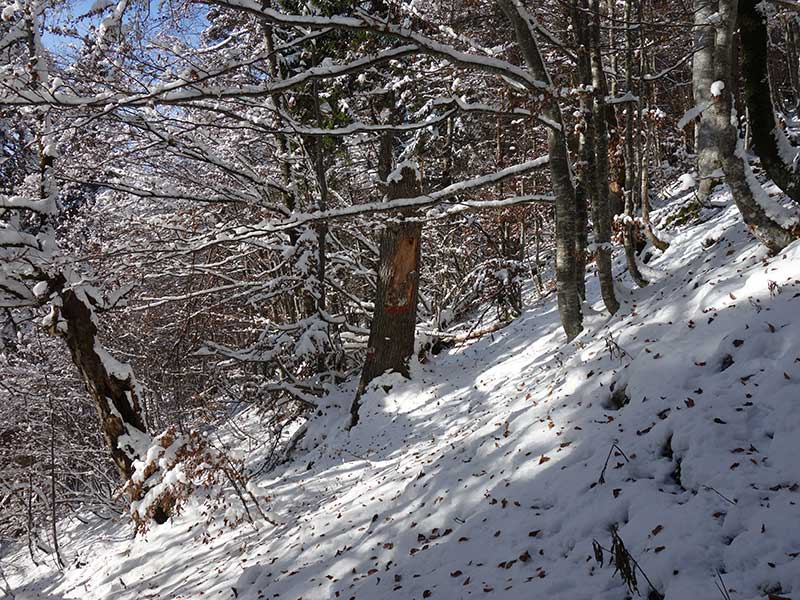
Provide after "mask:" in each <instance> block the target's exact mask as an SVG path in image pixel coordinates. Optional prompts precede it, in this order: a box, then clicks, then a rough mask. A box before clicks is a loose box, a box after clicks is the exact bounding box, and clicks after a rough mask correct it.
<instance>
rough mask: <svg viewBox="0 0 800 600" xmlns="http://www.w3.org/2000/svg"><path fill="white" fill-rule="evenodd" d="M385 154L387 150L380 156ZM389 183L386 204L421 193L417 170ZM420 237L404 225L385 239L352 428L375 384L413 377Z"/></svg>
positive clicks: (418, 228) (416, 228)
mask: <svg viewBox="0 0 800 600" xmlns="http://www.w3.org/2000/svg"><path fill="white" fill-rule="evenodd" d="M387 137H389V136H385V138H387ZM390 151H391V148H389V152H390ZM386 153H387V152H386V148H385V146H384V147H383V148H382V152H381V154H382V155H385V154H386ZM389 156H391V154H389ZM381 162H382V164H383V165H385V161H383V160H382V161H381ZM384 168H385V166H384V167H382V168H381V170H383V169H384ZM387 184H388V185H387V199H388V200H396V199H398V198H413V197H415V196H418V195H419V194H420V182H419V178H418V175H417V171H416V170H415V169H413V168H412V167H410V166H405V165H404V166H402V168H401V169H400V173H399V178H392V176H389V181H388V182H387ZM401 218H402V217H401ZM421 237H422V224H421V223H419V222H418V221H404V220H401V221H399V222H394V223H389V224H388V225H387V226H386V229H385V230H384V232H383V234H382V235H381V241H380V263H379V267H378V282H377V290H376V295H375V312H374V314H373V316H372V325H371V326H370V331H369V343H368V346H367V357H366V361H365V363H364V368H363V370H362V372H361V380H360V382H359V385H358V391H357V392H356V397H355V399H354V400H353V404H352V406H351V408H350V417H351V419H350V426H351V427H353V426H354V425H356V424H357V423H358V420H359V409H360V405H361V396H362V394H363V393H364V390H365V389H366V387H367V385H369V383H370V382H371V381H372V380H373V379H375V378H376V377H378V376H379V375H382V374H383V373H385V372H386V371H388V370H393V371H396V372H398V373H400V374H402V375H403V376H404V377H408V376H409V371H408V359H409V358H410V357H411V356H412V355H413V354H414V334H415V331H416V326H417V300H418V296H419V262H420V242H421Z"/></svg>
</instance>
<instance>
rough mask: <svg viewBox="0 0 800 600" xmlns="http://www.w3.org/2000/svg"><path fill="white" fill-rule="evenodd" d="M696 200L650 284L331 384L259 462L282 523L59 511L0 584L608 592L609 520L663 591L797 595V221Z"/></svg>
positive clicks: (315, 594) (275, 593)
mask: <svg viewBox="0 0 800 600" xmlns="http://www.w3.org/2000/svg"><path fill="white" fill-rule="evenodd" d="M713 204H714V205H718V206H719V207H718V208H713V209H704V214H703V218H704V222H703V223H702V224H699V225H692V226H688V227H684V228H681V229H678V230H675V231H671V232H670V235H671V240H670V241H671V246H670V248H669V250H667V251H666V252H665V253H664V254H663V255H660V256H656V257H654V258H653V259H652V260H651V261H650V262H649V264H648V265H647V268H646V269H645V274H646V275H648V276H650V277H651V278H652V279H655V281H654V282H653V283H652V284H651V285H650V286H648V287H647V288H646V289H643V290H633V291H631V288H632V285H631V283H630V282H629V281H628V280H627V278H626V277H622V278H621V280H620V284H619V285H620V287H619V294H620V299H621V300H622V308H621V309H620V311H619V313H618V315H617V316H615V317H614V318H608V317H607V316H605V315H604V314H603V313H602V312H601V311H600V309H601V308H602V306H601V303H600V300H599V290H598V287H597V280H596V278H595V277H593V276H592V277H590V278H589V282H588V294H589V300H590V303H592V304H593V305H594V310H587V313H588V315H589V316H587V318H586V330H585V332H584V333H583V334H582V335H581V336H580V337H579V338H578V339H577V340H576V341H575V342H573V343H570V344H566V343H565V342H564V335H563V333H562V332H561V329H560V327H559V325H558V317H557V311H556V307H555V301H554V298H553V297H549V298H545V299H544V300H542V301H540V302H539V303H537V304H536V305H534V306H531V307H530V308H529V309H528V310H526V312H525V313H524V314H523V315H522V317H520V318H519V319H518V320H516V321H515V322H514V323H512V324H511V325H509V326H508V327H507V328H505V329H504V330H502V331H500V332H497V333H494V334H493V335H490V336H486V337H484V338H482V339H480V340H478V341H476V342H474V343H472V344H471V345H467V346H462V347H458V348H454V349H451V350H449V351H447V352H446V353H443V354H441V355H439V356H437V357H435V358H434V359H433V360H431V361H430V362H428V363H427V364H424V365H418V366H415V368H414V372H413V379H412V380H411V381H397V380H392V381H393V382H394V385H393V387H392V389H391V391H390V392H389V393H386V392H384V391H383V389H377V390H373V391H372V392H370V393H369V394H368V395H366V396H365V397H364V400H363V408H362V418H361V422H360V424H359V425H358V426H357V427H356V428H354V429H353V430H352V431H349V432H347V431H346V430H345V429H344V424H345V422H346V419H347V408H348V406H349V402H350V399H351V398H352V395H353V391H352V389H351V388H347V389H343V390H342V391H341V392H340V393H337V394H334V395H332V396H330V397H329V398H327V399H326V400H327V403H328V405H327V407H326V410H325V411H324V412H323V414H321V415H320V416H318V417H316V418H315V420H314V421H312V422H311V423H310V424H309V433H308V435H307V436H306V438H305V439H304V441H303V443H302V447H301V448H300V449H299V450H300V451H298V452H297V453H296V454H295V459H294V461H293V462H292V463H290V464H289V465H288V466H287V467H285V468H284V470H282V471H280V472H273V473H271V474H270V475H269V477H270V479H268V480H263V481H259V482H258V485H259V486H260V487H261V488H262V490H263V491H264V493H267V494H269V495H270V496H271V497H272V513H273V516H274V517H275V518H276V519H277V520H278V521H279V522H280V525H279V526H277V527H273V526H270V525H268V524H266V523H263V524H262V525H260V526H259V528H258V529H254V528H253V527H250V526H248V525H246V524H245V525H242V526H240V527H238V528H237V529H235V530H233V531H226V532H224V533H223V534H222V535H221V536H220V537H218V538H216V539H214V540H213V541H211V542H210V543H207V544H203V543H200V542H199V541H198V540H197V537H198V531H199V530H200V529H201V528H200V527H199V526H197V523H198V521H199V519H200V517H199V516H198V515H197V514H196V513H195V512H193V511H191V510H189V511H187V512H185V513H184V514H183V515H181V516H180V517H179V518H177V519H176V520H175V522H174V523H172V524H170V525H165V526H160V527H154V528H153V529H152V530H151V532H150V533H149V534H148V535H147V536H146V537H145V538H136V539H134V538H133V536H132V529H131V528H130V526H129V525H126V524H124V522H120V523H93V524H92V525H89V526H87V525H82V524H80V523H78V522H74V523H72V524H64V525H63V528H62V529H63V531H62V540H61V543H62V552H63V554H64V556H65V558H66V559H67V561H68V562H69V566H68V568H67V569H66V570H64V571H63V572H58V571H57V570H54V569H53V568H52V567H51V566H46V565H44V566H40V567H34V566H33V565H31V564H30V562H29V561H28V560H27V559H26V553H25V552H24V551H23V550H20V551H18V552H15V553H11V554H9V555H6V556H4V557H3V558H2V568H3V571H4V573H5V576H6V578H7V580H8V585H9V586H10V588H11V589H13V590H14V593H15V595H16V598H18V599H29V598H48V599H50V598H52V599H61V598H64V599H66V598H81V599H92V600H93V599H106V598H107V599H114V600H117V599H119V600H127V599H131V600H132V599H145V598H161V599H167V598H176V599H177V598H184V599H198V598H214V599H228V598H239V599H241V600H259V599H266V598H281V599H285V600H296V599H299V598H302V599H303V600H314V599H320V600H329V599H333V598H341V599H343V600H347V599H349V598H357V599H361V600H381V599H384V598H387V599H388V598H402V599H421V598H434V599H436V598H443V599H448V600H455V599H459V598H470V597H478V598H483V597H486V598H508V599H529V598H547V599H548V600H561V599H563V600H582V599H586V600H589V599H592V600H603V599H608V600H620V599H622V598H625V597H626V596H627V595H629V592H628V589H627V587H626V584H625V583H624V582H623V581H622V579H621V578H620V577H619V574H615V573H614V567H613V566H609V564H608V558H609V557H608V555H607V554H606V556H605V557H604V558H605V566H603V567H601V566H599V565H598V564H597V562H596V560H595V553H594V550H593V541H594V540H596V541H597V542H598V543H599V544H600V545H601V546H603V547H605V548H610V547H611V543H612V541H611V536H612V534H611V530H612V528H614V527H616V528H618V533H619V537H620V538H621V539H622V540H623V541H624V545H625V546H626V547H627V549H628V550H629V552H630V554H631V555H632V556H633V558H635V560H636V561H637V562H638V564H639V565H640V567H641V569H642V570H643V572H644V573H646V576H647V578H649V580H650V581H651V582H652V584H653V585H654V586H655V588H656V589H657V590H658V592H660V593H662V594H664V595H665V596H666V598H668V599H670V600H673V599H674V600H694V599H706V598H709V599H713V598H724V597H730V598H731V599H734V600H751V599H752V600H756V599H765V598H768V597H769V598H773V599H774V598H800V504H799V503H800V487H798V486H799V485H800V385H799V384H800V318H798V315H800V243H795V244H793V245H792V246H790V247H789V248H788V249H786V251H785V252H783V253H782V254H781V255H780V256H778V257H775V258H767V257H766V253H765V251H764V250H762V249H761V248H759V247H758V245H757V244H756V243H755V242H754V241H753V240H752V238H751V237H750V236H749V234H747V232H746V230H745V227H744V226H743V225H742V223H741V218H740V216H739V215H738V213H737V212H736V209H735V208H734V207H733V206H732V204H731V202H730V200H729V199H728V198H726V197H725V196H719V197H717V198H715V199H714V202H713ZM617 270H618V271H619V272H621V271H622V270H623V263H622V261H618V264H617ZM384 381H386V380H384ZM623 402H626V403H625V404H623V405H622V406H620V404H621V403H623ZM252 425H253V423H252V422H249V421H248V417H247V415H243V417H242V426H243V427H248V426H252ZM256 459H257V454H256V455H254V456H253V460H256ZM606 462H607V467H606V468H605V472H604V473H603V471H604V465H606ZM601 475H602V477H601ZM637 575H638V577H637V579H638V582H639V589H640V590H641V593H642V596H643V597H647V596H648V594H649V592H650V586H649V584H648V583H647V581H646V579H645V577H644V576H643V575H642V574H641V572H640V573H638V574H637ZM4 585H5V584H4V583H3V581H2V580H0V590H2V589H3V586H4ZM718 586H724V588H726V590H727V591H726V593H725V594H729V596H726V595H725V594H723V592H721V591H720V590H719V589H718ZM1 594H2V592H0V595H1ZM770 594H771V595H772V596H770ZM653 597H655V596H653Z"/></svg>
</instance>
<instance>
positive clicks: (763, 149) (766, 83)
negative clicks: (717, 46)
mask: <svg viewBox="0 0 800 600" xmlns="http://www.w3.org/2000/svg"><path fill="white" fill-rule="evenodd" d="M758 4H759V2H757V1H756V0H740V2H739V31H740V36H739V37H740V39H741V44H742V53H741V56H742V76H743V79H744V98H745V103H746V104H747V108H748V113H749V118H750V132H751V137H752V143H753V149H754V150H755V153H756V154H757V155H758V157H759V158H760V159H761V166H762V167H764V170H765V171H766V172H767V175H769V177H770V178H771V179H772V181H773V182H775V185H777V186H778V187H779V188H781V189H782V190H783V191H784V192H785V193H786V195H787V196H789V197H790V198H792V200H794V201H795V202H800V174H798V173H797V171H795V165H789V164H786V162H784V159H783V158H782V157H781V153H780V149H779V147H778V137H777V136H782V135H783V132H782V131H781V130H780V129H779V127H778V124H777V122H776V120H775V109H774V107H773V105H772V90H771V86H770V78H769V62H768V52H769V34H768V31H767V23H766V17H765V16H764V15H762V14H761V13H760V11H759V10H758ZM787 143H788V142H787Z"/></svg>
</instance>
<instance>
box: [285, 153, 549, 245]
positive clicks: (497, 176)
mask: <svg viewBox="0 0 800 600" xmlns="http://www.w3.org/2000/svg"><path fill="white" fill-rule="evenodd" d="M549 163H550V157H549V156H542V157H540V158H537V159H535V160H531V161H528V162H525V163H521V164H518V165H514V166H511V167H507V168H505V169H502V170H500V171H496V172H494V173H491V174H489V175H482V176H481V177H475V178H473V179H467V180H465V181H460V182H458V183H454V184H452V185H449V186H447V187H445V188H442V189H441V190H439V191H438V192H433V193H431V194H425V195H422V196H417V197H415V198H398V199H397V200H390V201H389V202H370V203H367V204H357V205H354V206H345V207H343V208H335V209H331V210H324V211H317V212H313V213H304V214H298V215H296V216H295V217H293V218H292V219H289V220H286V221H283V222H281V223H276V224H275V225H273V226H272V228H271V229H272V230H274V231H280V230H284V229H291V228H293V227H297V226H298V225H302V224H304V223H311V222H314V221H329V220H333V219H342V218H348V217H354V216H358V215H366V214H375V213H387V212H398V211H403V210H409V209H412V210H413V209H419V208H425V207H428V206H433V205H436V204H439V203H441V202H444V201H445V200H447V199H448V198H452V197H453V196H456V195H458V194H463V193H465V192H470V191H473V190H477V189H480V188H482V187H486V186H488V185H494V184H496V183H500V182H501V181H505V180H506V179H510V178H511V177H516V176H518V175H524V174H526V173H529V172H531V171H535V170H537V169H541V168H542V167H545V166H547V165H548V164H549ZM476 207H486V208H490V207H491V206H490V203H489V202H486V203H485V204H484V202H483V201H480V202H476V203H475V204H474V205H473V206H472V208H476Z"/></svg>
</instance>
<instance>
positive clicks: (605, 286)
mask: <svg viewBox="0 0 800 600" xmlns="http://www.w3.org/2000/svg"><path fill="white" fill-rule="evenodd" d="M592 8H593V9H594V11H593V13H594V17H593V18H594V22H593V23H592V43H591V46H590V48H591V52H590V55H591V56H590V58H591V69H592V86H593V88H594V97H593V103H592V104H593V108H594V116H595V118H594V119H593V121H592V125H593V127H594V147H595V168H594V177H595V189H596V190H597V195H596V196H595V198H594V201H593V202H592V220H593V221H594V232H595V234H594V236H595V237H594V239H595V244H596V245H597V254H596V258H595V262H596V263H597V275H598V277H599V279H600V293H601V294H602V296H603V303H604V304H605V305H606V308H607V309H608V312H609V313H611V314H612V315H613V314H614V313H616V312H617V311H618V310H619V302H618V301H617V296H616V293H615V292H614V274H613V272H612V268H611V267H612V264H611V254H612V250H611V212H610V211H611V209H610V206H609V199H608V193H609V189H608V124H607V122H606V116H605V115H606V101H605V98H606V96H607V95H608V85H607V82H606V75H605V71H604V70H603V57H602V54H601V52H600V41H601V40H600V0H594V1H593V2H592Z"/></svg>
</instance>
